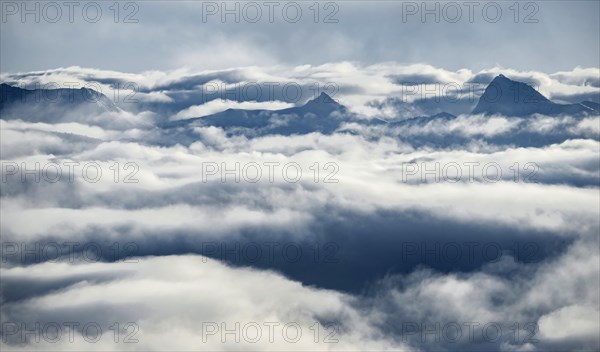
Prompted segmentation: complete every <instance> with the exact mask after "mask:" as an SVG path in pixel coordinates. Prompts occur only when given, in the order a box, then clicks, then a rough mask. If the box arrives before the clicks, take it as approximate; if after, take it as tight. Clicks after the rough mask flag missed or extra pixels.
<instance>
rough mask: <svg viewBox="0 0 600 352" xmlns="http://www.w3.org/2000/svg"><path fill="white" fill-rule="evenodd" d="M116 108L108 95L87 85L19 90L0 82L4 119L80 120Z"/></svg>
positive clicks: (117, 109)
mask: <svg viewBox="0 0 600 352" xmlns="http://www.w3.org/2000/svg"><path fill="white" fill-rule="evenodd" d="M117 111H119V108H118V107H117V106H116V105H115V104H114V103H113V102H112V101H111V100H110V99H109V98H107V97H106V96H105V95H104V94H102V93H99V92H97V91H95V90H92V89H89V88H81V89H71V88H59V89H23V88H19V87H14V86H10V85H8V84H5V83H2V84H0V114H1V115H2V119H5V120H13V119H21V120H25V121H31V122H49V123H51V122H66V121H81V120H82V119H85V118H86V117H87V116H90V115H99V114H102V113H106V112H117Z"/></svg>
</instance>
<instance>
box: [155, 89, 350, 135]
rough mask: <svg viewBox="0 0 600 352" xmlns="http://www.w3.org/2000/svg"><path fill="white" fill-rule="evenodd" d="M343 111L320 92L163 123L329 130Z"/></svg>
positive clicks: (286, 130) (281, 130) (279, 130)
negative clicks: (298, 101) (277, 104)
mask: <svg viewBox="0 0 600 352" xmlns="http://www.w3.org/2000/svg"><path fill="white" fill-rule="evenodd" d="M347 112H348V111H347V109H346V107H345V106H343V105H341V104H339V103H338V102H336V101H335V100H334V99H333V98H331V97H330V96H329V95H327V94H326V93H321V94H320V95H319V96H318V97H316V98H315V99H313V100H309V101H308V102H307V103H306V104H304V105H302V106H296V107H292V108H287V109H282V110H262V109H261V110H244V109H227V110H225V111H222V112H219V113H216V114H213V115H208V116H203V117H197V118H193V119H187V120H180V121H173V122H169V123H167V124H166V125H165V126H164V127H167V128H172V127H181V126H215V127H221V128H227V129H236V128H237V129H246V130H247V129H253V130H254V132H253V133H255V134H284V135H291V134H305V133H310V132H315V131H319V132H322V133H333V131H335V130H336V129H337V128H338V127H339V126H340V123H341V122H342V120H341V119H340V118H339V116H341V115H344V114H347ZM246 132H247V131H246Z"/></svg>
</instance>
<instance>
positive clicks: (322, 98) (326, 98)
mask: <svg viewBox="0 0 600 352" xmlns="http://www.w3.org/2000/svg"><path fill="white" fill-rule="evenodd" d="M311 103H319V104H320V103H326V104H337V105H339V104H338V103H337V102H336V101H335V100H334V99H333V98H332V97H331V96H330V95H329V94H327V93H325V92H321V94H319V96H318V97H316V98H314V99H312V100H309V101H308V102H307V103H306V105H308V104H311Z"/></svg>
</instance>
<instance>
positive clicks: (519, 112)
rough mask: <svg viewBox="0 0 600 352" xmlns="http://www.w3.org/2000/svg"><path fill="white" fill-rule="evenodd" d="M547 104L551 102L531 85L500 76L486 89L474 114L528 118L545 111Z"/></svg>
mask: <svg viewBox="0 0 600 352" xmlns="http://www.w3.org/2000/svg"><path fill="white" fill-rule="evenodd" d="M547 104H551V102H550V100H548V99H547V98H546V97H545V96H543V95H542V94H540V93H539V92H538V91H537V90H535V89H534V88H533V87H531V86H530V85H528V84H526V83H523V82H518V81H513V80H511V79H510V78H508V77H506V76H504V75H503V74H500V75H498V76H496V77H495V78H494V79H493V80H492V82H490V84H489V85H488V86H487V87H486V89H485V91H484V93H483V95H482V96H481V98H479V102H478V103H477V106H476V107H475V109H474V110H473V113H474V114H486V115H493V114H501V115H507V116H526V115H531V114H534V113H538V112H541V111H543V110H545V105H547Z"/></svg>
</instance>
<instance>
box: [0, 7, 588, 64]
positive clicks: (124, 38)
mask: <svg viewBox="0 0 600 352" xmlns="http://www.w3.org/2000/svg"><path fill="white" fill-rule="evenodd" d="M37 3H38V4H39V8H38V10H37V11H36V8H35V7H34V6H35V3H30V4H28V5H27V6H29V7H28V8H27V9H29V10H33V14H27V15H25V16H24V17H23V13H24V12H26V11H25V10H26V9H23V8H21V7H20V6H21V5H20V2H11V1H4V0H3V1H2V7H1V11H2V16H1V17H2V22H1V31H0V39H1V40H0V49H1V54H0V59H1V60H0V69H1V71H2V72H4V73H6V72H13V73H14V72H26V71H37V70H46V69H53V68H58V67H68V66H80V67H90V68H91V67H93V68H98V69H105V70H117V71H124V72H132V73H139V72H143V71H148V70H174V69H179V68H182V67H185V68H193V69H197V70H206V69H223V68H230V67H239V66H253V65H256V66H265V65H266V66H270V65H277V64H285V65H302V64H311V65H318V64H323V63H327V62H337V61H357V62H361V63H363V64H373V63H379V62H387V61H394V62H399V63H402V64H412V63H425V64H431V65H434V66H437V67H443V68H446V69H451V70H458V69H461V68H466V69H471V70H481V69H485V68H490V67H510V68H513V69H517V70H538V71H543V72H547V73H553V72H558V71H565V70H572V69H573V68H575V67H577V66H580V67H598V66H599V61H600V46H599V45H600V44H599V43H598V40H597V33H598V32H600V21H599V20H598V18H599V16H600V7H599V6H600V3H599V2H598V1H538V2H526V1H522V2H518V3H516V4H518V6H516V7H515V3H513V2H512V1H510V2H508V1H499V2H491V3H490V2H487V3H486V2H481V3H478V2H476V5H473V7H470V6H471V5H469V2H460V1H459V2H436V3H428V4H427V5H425V6H426V8H422V7H421V6H422V5H421V2H406V1H405V2H401V1H374V2H366V1H340V2H337V3H330V2H320V3H319V6H317V7H318V12H317V7H315V5H314V3H313V2H312V1H299V2H293V3H286V2H275V5H273V7H270V6H267V5H264V2H247V3H243V2H242V3H238V5H239V6H240V7H239V8H238V10H235V6H236V3H235V2H228V3H226V5H225V6H229V7H228V9H229V10H234V11H233V12H234V14H228V15H225V18H224V20H223V18H222V16H221V15H223V13H225V11H226V10H227V9H226V8H223V7H222V5H221V2H199V1H198V2H196V1H170V2H167V1H137V2H130V3H121V6H120V7H119V9H118V10H119V11H116V8H114V7H113V8H111V6H113V4H112V2H102V1H100V2H96V3H92V5H90V3H85V2H82V3H80V4H79V5H78V6H77V7H74V8H73V9H72V10H70V9H69V8H68V7H66V6H65V5H62V3H58V6H57V7H58V8H57V7H56V6H54V5H50V6H49V5H48V4H49V2H37ZM247 4H252V5H247ZM435 4H437V6H439V7H437V10H436V8H435V7H433V6H436V5H435ZM15 6H17V7H16V8H15ZM98 9H100V11H101V13H99V12H97V11H98ZM298 9H300V11H301V13H298V12H297V11H298ZM84 10H85V11H84ZM427 10H429V11H433V13H429V14H426V13H427ZM71 11H72V12H71ZM259 11H260V16H259V15H258V14H259ZM498 11H500V12H498ZM36 14H37V15H38V16H39V18H37V19H36ZM59 14H60V16H59ZM424 14H425V15H424ZM236 15H237V16H238V20H239V22H238V23H236V18H235V16H236ZM423 16H425V17H424V18H423ZM436 17H438V18H437V20H438V21H439V23H436ZM315 19H316V21H317V22H318V23H315ZM36 20H39V22H38V23H36ZM94 21H96V22H94ZM515 21H516V23H515ZM92 22H94V23H92ZM115 22H116V23H115ZM130 22H137V23H130ZM374 24H375V25H374Z"/></svg>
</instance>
